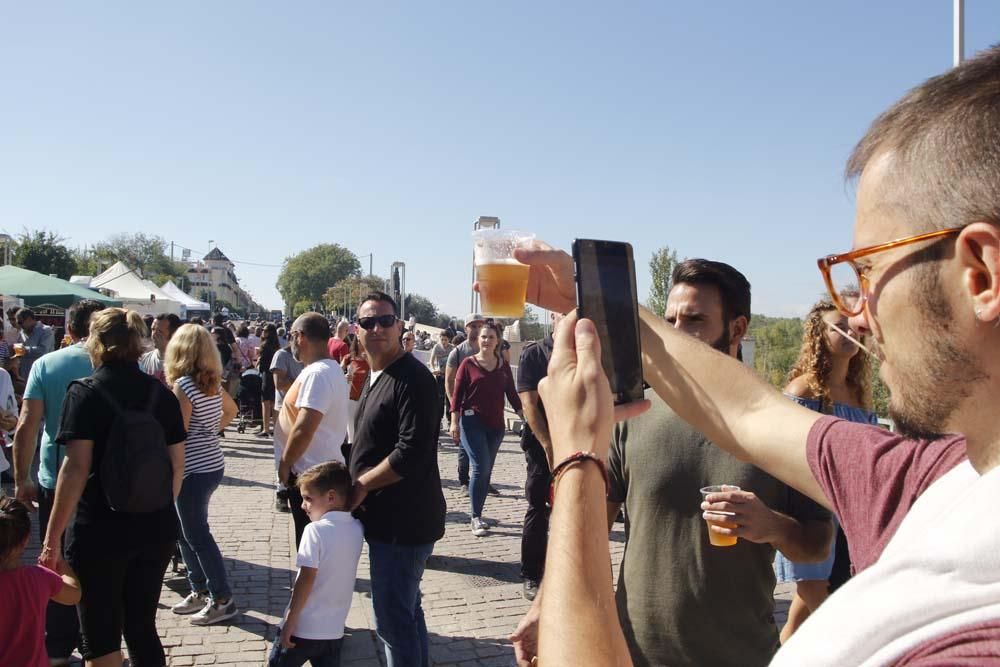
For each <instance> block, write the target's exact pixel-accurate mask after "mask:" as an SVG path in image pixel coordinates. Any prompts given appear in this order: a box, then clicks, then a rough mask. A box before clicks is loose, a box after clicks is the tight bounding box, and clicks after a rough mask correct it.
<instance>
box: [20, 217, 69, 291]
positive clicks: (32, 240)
mask: <svg viewBox="0 0 1000 667" xmlns="http://www.w3.org/2000/svg"><path fill="white" fill-rule="evenodd" d="M65 240H66V239H64V238H63V237H61V236H56V234H54V233H53V232H50V231H46V230H44V229H36V230H34V231H29V230H27V229H26V230H24V231H23V232H22V233H21V234H20V235H19V236H18V238H17V245H16V247H15V249H14V257H13V263H14V265H15V266H20V267H21V268H24V269H28V270H30V271H37V272H39V273H44V274H45V275H49V274H53V273H54V274H55V275H56V276H58V277H60V278H62V279H63V280H68V279H69V277H70V276H72V275H73V274H74V273H76V269H77V263H76V259H75V258H74V257H73V252H72V251H71V250H70V249H69V248H67V247H66V246H65V245H64V244H63V241H65Z"/></svg>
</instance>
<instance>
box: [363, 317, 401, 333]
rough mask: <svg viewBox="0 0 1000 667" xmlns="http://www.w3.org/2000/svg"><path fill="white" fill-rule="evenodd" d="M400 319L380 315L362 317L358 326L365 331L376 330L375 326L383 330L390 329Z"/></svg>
mask: <svg viewBox="0 0 1000 667" xmlns="http://www.w3.org/2000/svg"><path fill="white" fill-rule="evenodd" d="M398 319H399V318H398V317H396V316H395V315H378V316H376V317H361V318H359V319H358V326H360V327H361V328H362V329H364V330H365V331H371V330H372V329H374V328H375V325H376V324H377V325H379V326H380V327H382V328H383V329H388V328H389V327H391V326H392V325H393V324H395V323H396V321H397V320H398Z"/></svg>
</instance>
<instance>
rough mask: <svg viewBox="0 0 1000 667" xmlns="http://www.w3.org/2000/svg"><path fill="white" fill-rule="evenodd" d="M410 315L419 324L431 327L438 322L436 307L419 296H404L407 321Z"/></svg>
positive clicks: (428, 300) (425, 298)
mask: <svg viewBox="0 0 1000 667" xmlns="http://www.w3.org/2000/svg"><path fill="white" fill-rule="evenodd" d="M411 315H412V316H413V317H415V318H416V319H417V322H419V323H420V324H428V325H432V324H434V323H435V322H437V321H438V309H437V306H435V305H434V304H433V302H431V300H430V299H428V298H427V297H425V296H421V295H420V294H413V293H411V294H407V295H406V318H407V319H409V318H410V316H411Z"/></svg>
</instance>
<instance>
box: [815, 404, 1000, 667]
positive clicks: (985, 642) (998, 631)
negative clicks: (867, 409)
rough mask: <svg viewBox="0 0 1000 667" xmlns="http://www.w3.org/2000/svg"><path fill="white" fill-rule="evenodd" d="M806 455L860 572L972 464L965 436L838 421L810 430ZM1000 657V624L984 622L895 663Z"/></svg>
mask: <svg viewBox="0 0 1000 667" xmlns="http://www.w3.org/2000/svg"><path fill="white" fill-rule="evenodd" d="M806 451H807V457H808V460H809V467H810V468H811V469H812V473H813V476H814V477H815V478H816V480H817V481H818V482H819V485H820V486H821V487H822V489H823V491H824V492H825V493H826V496H827V498H829V499H830V503H831V506H832V508H833V510H834V512H836V514H837V517H838V518H839V519H840V525H841V527H842V528H843V530H844V534H845V535H846V536H847V542H848V544H849V545H850V552H851V564H852V568H853V569H854V570H855V571H856V572H860V571H861V570H864V569H865V568H867V567H869V566H870V565H872V564H873V563H875V561H877V560H878V558H879V556H881V555H882V551H883V549H885V546H886V544H888V542H889V540H890V539H892V536H893V535H895V533H896V529H897V528H899V525H900V523H902V521H903V517H905V516H906V514H907V512H909V510H910V508H911V507H912V506H913V504H914V503H915V502H916V500H917V498H919V497H920V494H922V493H923V492H924V491H925V490H927V488H928V487H929V486H930V485H931V484H933V483H934V482H935V481H937V480H938V479H939V478H940V477H941V476H942V475H944V474H945V473H947V472H948V471H950V470H951V469H952V468H954V467H955V466H956V465H958V464H959V463H961V462H962V461H964V460H965V459H966V458H967V455H966V449H965V437H964V436H961V435H948V436H945V437H943V438H940V439H938V440H910V439H907V438H904V437H903V436H901V435H898V434H896V433H892V432H890V431H886V430H885V429H882V428H879V427H877V426H868V425H866V424H855V423H851V422H847V421H843V420H841V419H836V418H834V417H823V418H821V419H819V420H818V421H817V422H816V423H815V424H814V425H813V427H812V429H811V430H810V432H809V439H808V445H807V450H806ZM997 656H1000V621H991V622H987V623H979V624H976V625H971V626H969V627H967V628H963V629H961V630H959V631H957V632H952V633H949V634H946V635H942V636H940V637H937V638H936V639H934V640H933V641H930V642H927V643H925V644H923V645H921V646H918V647H916V648H915V649H913V650H912V651H910V652H909V653H907V654H906V655H904V656H903V657H902V658H901V659H900V660H898V661H897V662H896V663H895V664H896V665H907V666H908V667H938V666H941V667H944V665H959V666H962V665H970V666H971V665H983V664H993V663H992V662H990V660H989V658H993V659H994V660H996V657H997Z"/></svg>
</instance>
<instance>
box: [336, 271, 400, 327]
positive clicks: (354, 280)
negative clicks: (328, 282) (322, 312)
mask: <svg viewBox="0 0 1000 667" xmlns="http://www.w3.org/2000/svg"><path fill="white" fill-rule="evenodd" d="M384 289H385V278H381V277H379V276H362V275H353V276H348V277H347V278H344V279H343V280H339V281H337V283H335V284H334V285H333V286H332V287H330V288H328V289H327V290H326V291H325V292H324V293H323V298H322V299H321V301H322V303H323V306H324V307H325V308H326V310H327V312H329V313H336V314H337V315H339V316H340V317H346V318H347V319H351V318H352V317H353V316H354V315H355V314H356V313H357V310H358V306H359V305H360V304H359V303H358V300H359V299H361V298H363V297H364V296H365V295H366V294H369V293H370V292H381V291H383V290H384ZM345 300H346V303H347V310H344V303H345Z"/></svg>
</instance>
